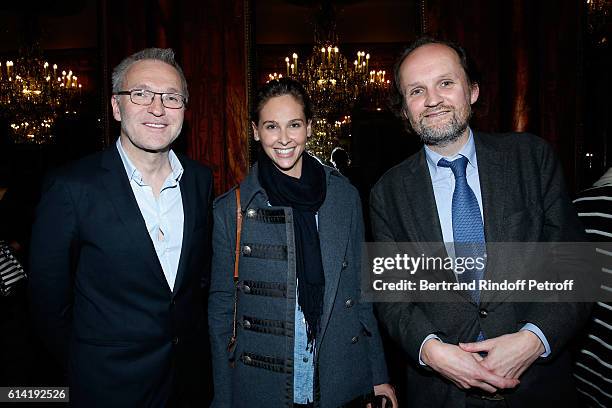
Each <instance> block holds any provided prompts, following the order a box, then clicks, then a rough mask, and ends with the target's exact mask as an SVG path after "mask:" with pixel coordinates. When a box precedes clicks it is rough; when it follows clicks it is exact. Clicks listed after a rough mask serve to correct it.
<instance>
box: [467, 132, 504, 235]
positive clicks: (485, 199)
mask: <svg viewBox="0 0 612 408" xmlns="http://www.w3.org/2000/svg"><path fill="white" fill-rule="evenodd" d="M474 143H475V146H476V158H477V160H478V177H479V180H480V191H481V195H482V211H483V214H484V229H485V239H486V241H487V242H501V241H503V240H504V225H503V222H502V220H503V215H504V205H505V203H506V194H507V191H508V189H506V188H503V186H505V185H508V184H507V183H508V182H509V180H507V179H506V157H505V155H504V154H503V152H501V151H499V150H498V149H495V148H494V147H493V146H491V145H490V143H487V141H486V140H483V139H482V137H481V136H480V135H479V134H478V133H474Z"/></svg>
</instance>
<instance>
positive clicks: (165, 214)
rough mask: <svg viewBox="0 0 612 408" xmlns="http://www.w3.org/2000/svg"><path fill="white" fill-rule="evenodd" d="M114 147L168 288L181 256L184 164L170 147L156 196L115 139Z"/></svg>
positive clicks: (173, 280)
mask: <svg viewBox="0 0 612 408" xmlns="http://www.w3.org/2000/svg"><path fill="white" fill-rule="evenodd" d="M116 145H117V150H118V151H119V156H121V161H122V162H123V166H124V167H125V172H126V173H127V176H128V179H129V180H130V187H132V191H133V192H134V196H135V197H136V202H137V203H138V208H139V209H140V213H141V214H142V217H143V218H144V221H145V224H146V226H147V231H148V233H149V236H150V237H151V241H152V242H153V246H154V247H155V252H156V254H157V259H159V263H160V265H161V267H162V270H163V272H164V276H165V277H166V281H167V282H168V287H169V288H170V291H172V290H174V282H175V280H176V273H177V270H178V264H179V259H180V258H181V247H182V245H183V222H184V220H185V215H184V213H183V200H182V197H181V188H180V185H179V181H180V180H181V177H182V175H183V166H182V165H181V162H180V161H179V159H178V157H176V154H174V152H173V151H172V150H170V152H169V153H168V159H169V161H170V167H171V169H172V172H171V173H170V174H169V175H168V177H167V178H166V180H165V181H164V184H163V185H162V188H161V190H160V193H159V197H158V198H157V199H156V198H155V195H154V194H153V189H152V188H151V186H149V185H147V184H146V183H145V181H144V180H143V178H142V174H141V173H140V171H138V169H137V168H136V167H135V166H134V164H133V163H132V161H131V160H130V158H129V157H128V155H127V153H126V152H125V150H124V149H123V146H122V145H121V139H117V143H116Z"/></svg>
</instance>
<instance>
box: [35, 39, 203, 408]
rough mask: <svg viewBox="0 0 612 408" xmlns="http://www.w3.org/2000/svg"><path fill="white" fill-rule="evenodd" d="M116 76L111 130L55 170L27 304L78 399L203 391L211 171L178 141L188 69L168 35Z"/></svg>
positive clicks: (185, 399)
mask: <svg viewBox="0 0 612 408" xmlns="http://www.w3.org/2000/svg"><path fill="white" fill-rule="evenodd" d="M112 85H113V96H112V98H111V104H112V108H113V116H114V118H115V119H116V120H117V121H119V122H120V123H121V132H120V136H119V138H118V139H117V141H116V143H114V144H113V145H111V146H110V147H109V148H108V149H107V150H105V151H103V152H100V153H97V154H94V155H92V156H89V157H86V158H84V159H81V160H79V161H77V162H75V163H73V164H71V165H69V166H67V167H65V168H63V169H61V170H59V171H58V172H56V173H55V174H53V175H52V176H50V177H48V180H47V182H46V185H45V188H44V191H43V196H42V199H41V202H40V204H39V207H38V211H37V219H36V222H35V225H34V228H33V236H32V250H31V254H32V258H31V280H30V290H31V303H32V312H33V315H34V318H35V321H36V323H37V325H38V327H39V329H40V331H41V334H42V337H43V339H44V340H45V341H46V342H47V344H48V346H49V348H50V350H51V351H52V352H53V353H54V354H55V355H56V356H57V357H58V358H59V359H60V361H61V362H62V363H64V364H65V366H66V368H67V372H68V379H69V385H70V401H71V403H72V405H73V406H76V407H88V408H89V407H145V406H146V407H151V406H153V407H167V406H181V407H183V406H184V407H187V406H196V405H201V401H202V400H206V398H205V396H202V395H201V393H202V390H203V389H205V387H204V386H203V384H200V383H198V382H202V381H205V378H206V376H205V374H204V373H203V372H201V371H202V369H203V368H204V364H203V363H202V360H203V358H202V357H203V356H202V354H201V353H202V349H203V347H202V344H204V343H203V342H204V338H203V336H202V334H203V333H201V331H202V327H203V322H204V314H203V302H202V293H203V289H204V288H203V284H202V282H204V281H205V279H204V278H205V271H206V269H207V267H206V266H207V263H208V259H209V251H208V247H209V240H208V233H207V230H208V224H209V218H208V209H209V203H210V199H211V194H212V177H211V172H210V170H209V169H207V168H206V167H204V166H202V165H200V164H198V163H196V162H194V161H192V160H189V159H187V158H185V157H182V156H177V155H176V154H175V153H174V152H173V151H172V149H171V148H170V146H171V144H172V142H173V141H174V140H175V139H176V138H177V137H178V135H179V134H180V132H181V127H182V125H183V118H184V112H185V106H186V103H187V100H188V96H189V95H188V91H187V82H186V80H185V77H184V75H183V72H182V70H181V68H180V66H179V65H178V64H177V63H176V61H175V60H174V53H173V51H172V50H171V49H159V48H150V49H145V50H142V51H140V52H137V53H135V54H133V55H131V56H129V57H127V58H126V59H124V60H123V61H122V62H121V63H120V64H119V65H118V66H117V67H116V68H115V70H114V71H113V76H112ZM199 394H200V395H199Z"/></svg>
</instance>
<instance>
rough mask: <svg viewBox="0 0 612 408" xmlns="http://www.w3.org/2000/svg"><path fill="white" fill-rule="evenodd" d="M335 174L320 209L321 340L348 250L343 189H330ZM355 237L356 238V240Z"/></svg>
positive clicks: (347, 212) (348, 223) (348, 211)
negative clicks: (321, 267) (321, 264)
mask: <svg viewBox="0 0 612 408" xmlns="http://www.w3.org/2000/svg"><path fill="white" fill-rule="evenodd" d="M335 177H337V176H336V175H333V174H329V173H328V178H329V180H330V181H329V184H328V189H327V197H326V198H325V202H324V203H323V205H322V206H321V208H320V209H319V240H320V243H321V257H322V259H323V273H324V274H325V295H324V299H325V301H324V304H323V316H322V317H321V338H323V335H324V334H325V329H326V328H327V324H328V323H329V318H330V315H331V310H332V306H333V304H334V299H335V298H336V292H337V291H338V282H339V280H340V272H341V270H342V264H343V262H344V258H345V254H346V251H347V246H348V240H349V234H350V229H351V214H352V211H351V205H352V203H350V202H349V201H348V200H347V196H346V195H343V194H342V191H341V190H342V189H339V188H333V187H331V188H330V185H332V184H333V183H334V181H335V180H334V178H335ZM355 238H357V237H355Z"/></svg>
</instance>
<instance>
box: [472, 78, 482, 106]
mask: <svg viewBox="0 0 612 408" xmlns="http://www.w3.org/2000/svg"><path fill="white" fill-rule="evenodd" d="M478 95H480V87H479V86H478V82H474V83H473V84H472V85H471V86H470V105H473V104H475V103H476V101H477V100H478Z"/></svg>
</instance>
